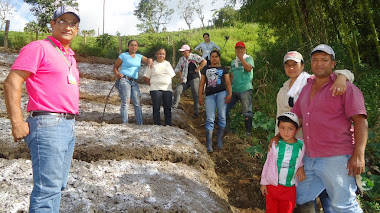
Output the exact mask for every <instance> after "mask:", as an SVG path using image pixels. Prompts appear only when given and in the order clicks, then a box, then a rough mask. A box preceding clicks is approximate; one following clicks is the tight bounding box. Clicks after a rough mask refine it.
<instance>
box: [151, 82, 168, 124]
mask: <svg viewBox="0 0 380 213" xmlns="http://www.w3.org/2000/svg"><path fill="white" fill-rule="evenodd" d="M150 96H151V97H152V105H153V120H154V124H156V125H161V118H160V108H161V102H162V105H163V107H164V115H165V125H168V126H171V125H172V91H166V90H152V91H150Z"/></svg>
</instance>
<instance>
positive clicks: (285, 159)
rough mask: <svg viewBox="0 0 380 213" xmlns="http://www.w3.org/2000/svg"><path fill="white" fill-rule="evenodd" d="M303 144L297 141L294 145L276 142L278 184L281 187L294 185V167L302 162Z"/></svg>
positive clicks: (281, 141)
mask: <svg viewBox="0 0 380 213" xmlns="http://www.w3.org/2000/svg"><path fill="white" fill-rule="evenodd" d="M302 147H303V142H302V141H301V140H298V139H297V142H295V143H292V144H290V143H286V142H284V141H283V140H280V141H279V142H278V145H277V147H276V151H277V153H278V158H277V168H278V183H279V184H281V185H283V186H293V185H294V184H295V175H296V172H297V170H296V165H297V163H298V162H299V161H302V154H301V152H302Z"/></svg>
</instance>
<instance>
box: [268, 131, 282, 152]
mask: <svg viewBox="0 0 380 213" xmlns="http://www.w3.org/2000/svg"><path fill="white" fill-rule="evenodd" d="M280 139H281V136H280V133H278V134H277V135H276V136H274V137H273V138H271V139H270V141H269V144H268V152H269V150H270V148H271V147H272V144H273V143H275V144H276V146H277V144H278V142H279V141H280Z"/></svg>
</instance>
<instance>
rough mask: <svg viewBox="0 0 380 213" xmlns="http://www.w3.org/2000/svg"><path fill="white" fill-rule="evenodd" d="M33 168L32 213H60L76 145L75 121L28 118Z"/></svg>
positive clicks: (52, 116) (44, 116)
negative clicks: (63, 192) (62, 192)
mask: <svg viewBox="0 0 380 213" xmlns="http://www.w3.org/2000/svg"><path fill="white" fill-rule="evenodd" d="M27 122H28V123H29V130H30V133H29V135H28V136H27V137H26V138H25V143H26V144H27V146H28V147H29V149H30V155H31V158H32V169H33V183H34V185H33V191H32V194H31V196H30V207H29V212H59V206H60V202H61V191H62V190H63V189H65V187H66V183H67V178H68V175H69V170H70V165H71V160H72V157H73V152H74V146H75V119H72V120H68V119H65V118H61V117H57V116H54V115H41V116H35V117H31V116H29V117H28V119H27Z"/></svg>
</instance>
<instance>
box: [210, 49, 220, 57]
mask: <svg viewBox="0 0 380 213" xmlns="http://www.w3.org/2000/svg"><path fill="white" fill-rule="evenodd" d="M212 53H216V54H218V56H219V58H220V52H219V51H218V50H213V51H211V52H210V58H211V54H212Z"/></svg>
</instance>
